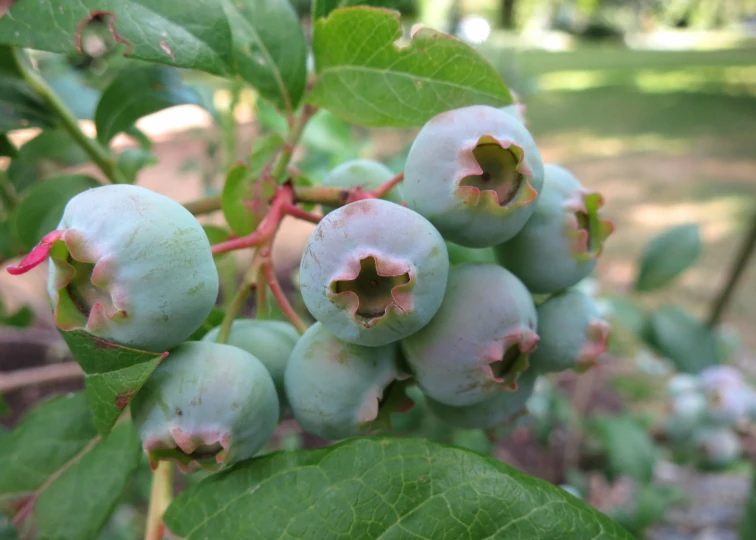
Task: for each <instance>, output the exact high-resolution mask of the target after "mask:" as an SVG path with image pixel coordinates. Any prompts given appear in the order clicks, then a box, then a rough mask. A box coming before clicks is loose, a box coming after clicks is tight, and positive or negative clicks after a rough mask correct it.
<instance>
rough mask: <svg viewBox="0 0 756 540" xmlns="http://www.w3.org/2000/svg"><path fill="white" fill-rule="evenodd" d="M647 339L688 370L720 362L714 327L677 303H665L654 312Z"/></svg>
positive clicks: (663, 353) (696, 370) (699, 369)
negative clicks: (670, 304) (697, 318)
mask: <svg viewBox="0 0 756 540" xmlns="http://www.w3.org/2000/svg"><path fill="white" fill-rule="evenodd" d="M647 341H648V344H649V345H650V346H651V347H653V348H654V349H656V351H657V352H659V353H660V354H662V355H663V356H666V357H667V358H669V359H670V360H671V361H672V363H673V364H674V365H675V367H676V368H677V369H678V370H679V371H682V372H685V373H698V372H699V371H701V370H702V369H704V368H706V367H708V366H713V365H715V364H718V363H719V357H718V355H717V340H716V336H715V335H714V332H713V331H712V330H711V328H709V327H708V326H707V325H705V324H704V323H702V322H701V321H698V320H696V319H694V318H692V317H691V316H690V315H688V314H687V313H686V312H684V311H683V310H682V309H680V308H678V307H676V306H662V307H660V308H659V309H657V310H656V311H654V312H653V313H652V314H651V319H650V323H649V333H648V338H647Z"/></svg>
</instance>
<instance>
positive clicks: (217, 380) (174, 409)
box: [131, 341, 279, 472]
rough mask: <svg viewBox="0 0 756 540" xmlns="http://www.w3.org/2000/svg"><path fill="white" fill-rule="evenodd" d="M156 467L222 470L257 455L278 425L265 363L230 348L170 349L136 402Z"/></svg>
mask: <svg viewBox="0 0 756 540" xmlns="http://www.w3.org/2000/svg"><path fill="white" fill-rule="evenodd" d="M131 415H132V418H133V420H134V425H135V426H136V428H137V430H138V432H139V435H140V437H141V439H142V444H143V446H144V450H145V452H146V453H147V455H148V456H149V458H150V464H151V465H152V468H153V469H154V468H155V467H157V463H158V461H161V460H172V461H176V462H177V463H178V465H179V467H180V468H181V469H182V470H183V471H185V472H186V471H192V470H196V469H198V468H200V467H201V468H204V469H207V470H218V469H220V468H221V467H227V466H230V465H232V464H234V463H236V462H237V461H240V460H243V459H247V458H250V457H252V456H254V455H255V454H256V453H257V452H258V451H259V450H261V449H262V448H263V446H265V444H266V443H267V442H268V441H269V440H270V438H271V436H272V435H273V430H274V429H275V427H276V424H277V423H278V417H279V405H278V397H277V396H276V387H275V385H274V384H273V379H271V377H270V375H269V374H268V371H267V370H266V369H265V366H263V365H262V363H261V362H260V361H259V360H258V359H257V358H255V357H254V356H252V355H251V354H250V353H248V352H246V351H243V350H241V349H239V348H237V347H233V346H231V345H225V344H220V343H208V342H199V341H187V342H185V343H182V344H181V345H179V346H178V347H176V348H175V349H173V350H172V351H171V353H170V354H169V355H168V357H167V358H166V359H165V360H164V361H163V362H162V363H161V364H160V365H159V366H158V367H157V369H156V370H155V372H154V373H153V374H152V375H151V376H150V378H149V379H147V382H146V383H145V384H144V386H142V388H141V390H139V392H138V393H137V395H136V396H134V399H133V400H132V402H131Z"/></svg>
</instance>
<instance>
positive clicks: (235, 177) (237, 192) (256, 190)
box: [221, 133, 284, 236]
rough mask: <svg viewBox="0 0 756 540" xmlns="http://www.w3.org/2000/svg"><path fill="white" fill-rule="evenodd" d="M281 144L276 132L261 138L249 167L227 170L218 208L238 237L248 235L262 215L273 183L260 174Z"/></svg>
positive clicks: (256, 143)
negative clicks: (266, 180)
mask: <svg viewBox="0 0 756 540" xmlns="http://www.w3.org/2000/svg"><path fill="white" fill-rule="evenodd" d="M283 144H284V140H283V139H282V138H281V136H280V135H278V134H275V133H270V134H268V135H265V136H263V137H260V138H259V139H257V141H256V142H255V145H254V147H253V149H252V154H251V155H250V158H249V159H250V165H249V167H247V166H246V165H242V164H239V165H235V166H234V167H232V168H231V169H230V170H229V171H228V175H227V176H226V182H225V184H224V185H223V192H222V193H221V209H222V210H223V215H224V216H225V217H226V221H227V222H228V225H229V227H231V230H232V231H234V233H235V234H236V235H237V236H245V235H248V234H250V233H251V232H252V231H254V230H255V227H257V225H258V224H259V223H260V220H261V219H262V217H263V216H264V215H265V212H266V210H267V207H268V203H267V201H268V199H269V198H270V197H272V196H273V193H274V188H275V186H274V185H271V184H270V183H268V182H265V181H264V180H263V179H262V178H261V177H260V175H261V173H262V171H263V169H264V168H265V165H266V164H267V163H268V162H269V161H270V160H271V159H272V158H273V157H274V156H275V155H276V153H277V152H278V150H279V149H280V148H281V147H282V146H283Z"/></svg>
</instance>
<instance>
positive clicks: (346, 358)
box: [284, 323, 407, 439]
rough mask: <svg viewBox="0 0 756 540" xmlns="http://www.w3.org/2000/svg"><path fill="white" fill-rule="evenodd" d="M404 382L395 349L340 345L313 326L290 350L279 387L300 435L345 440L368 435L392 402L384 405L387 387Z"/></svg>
mask: <svg viewBox="0 0 756 540" xmlns="http://www.w3.org/2000/svg"><path fill="white" fill-rule="evenodd" d="M406 378H407V375H406V374H405V373H404V372H403V371H402V370H401V368H400V366H399V348H398V347H397V345H396V344H391V345H385V346H383V347H363V346H362V345H355V344H353V343H345V342H344V341H341V340H340V339H338V338H337V337H336V336H334V335H333V334H332V333H331V332H330V331H329V330H328V328H326V326H324V325H323V324H321V323H315V324H313V325H312V326H311V327H310V328H309V329H308V330H307V331H306V332H305V333H304V334H303V335H302V337H301V338H300V339H299V342H297V345H296V347H294V351H293V352H292V353H291V358H290V359H289V363H288V364H287V366H286V374H285V378H284V385H285V387H286V394H287V396H288V399H289V404H290V406H291V411H292V413H293V414H294V418H296V419H297V422H299V425H301V426H302V428H303V429H304V430H305V431H307V432H308V433H311V434H313V435H317V436H318V437H322V438H324V439H344V438H347V437H352V436H354V435H359V434H367V433H369V432H370V431H371V430H372V429H373V428H374V426H375V422H376V420H378V418H379V411H380V412H382V409H383V408H384V407H385V406H386V405H387V404H388V403H390V402H391V401H392V400H389V399H387V398H388V395H389V392H390V391H391V388H390V386H392V385H393V383H395V382H397V381H400V380H403V379H406ZM399 390H400V391H401V389H399ZM392 412H396V411H392Z"/></svg>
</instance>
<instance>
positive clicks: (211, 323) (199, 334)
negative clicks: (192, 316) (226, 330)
mask: <svg viewBox="0 0 756 540" xmlns="http://www.w3.org/2000/svg"><path fill="white" fill-rule="evenodd" d="M225 314H226V313H225V312H224V311H223V310H222V309H219V308H217V307H213V309H212V311H210V315H208V316H207V319H205V322H203V323H202V324H201V325H200V327H199V328H197V329H196V330H195V331H194V333H193V334H192V335H191V336H189V337H188V338H186V341H199V340H201V339H202V338H203V336H204V335H205V334H207V333H208V332H209V331H210V330H212V329H213V328H215V327H216V326H220V324H221V323H222V322H223V317H224V316H225Z"/></svg>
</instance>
